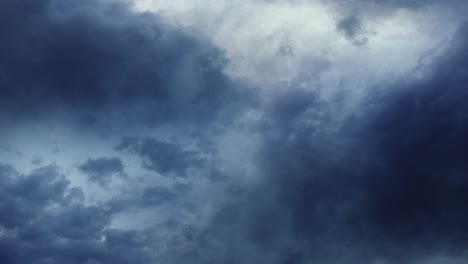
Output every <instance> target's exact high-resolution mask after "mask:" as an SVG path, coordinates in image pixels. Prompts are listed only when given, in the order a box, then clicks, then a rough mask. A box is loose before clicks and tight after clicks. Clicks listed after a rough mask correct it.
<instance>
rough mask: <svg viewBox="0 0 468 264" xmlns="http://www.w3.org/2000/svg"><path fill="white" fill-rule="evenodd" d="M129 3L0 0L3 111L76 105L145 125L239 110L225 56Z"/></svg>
mask: <svg viewBox="0 0 468 264" xmlns="http://www.w3.org/2000/svg"><path fill="white" fill-rule="evenodd" d="M129 6H130V5H129V4H128V3H127V2H126V1H104V0H98V1H80V2H79V3H78V2H76V1H70V0H38V1H34V3H31V2H30V1H10V0H8V1H2V3H0V9H1V10H2V11H1V15H0V16H1V17H2V18H1V21H0V23H1V24H2V26H1V27H0V35H2V39H3V41H2V43H1V44H0V56H1V57H2V60H1V62H0V86H1V87H2V89H1V90H0V98H1V99H0V100H1V109H2V113H9V116H11V115H14V116H16V117H24V116H29V117H32V116H35V118H37V116H46V114H48V113H56V112H57V110H61V111H63V112H65V113H75V112H77V113H79V115H83V118H78V119H79V120H82V121H83V122H84V123H85V124H87V125H92V124H95V121H94V122H93V120H96V115H97V113H102V112H106V111H107V112H108V111H110V110H111V111H113V112H114V113H115V112H119V113H121V114H122V116H121V118H122V120H127V119H128V120H127V121H128V122H130V121H129V120H132V121H133V122H134V121H136V120H139V121H140V122H143V123H145V124H148V125H152V124H158V123H160V122H164V121H167V120H168V119H170V120H174V119H178V118H182V119H184V120H196V121H202V120H209V119H211V118H214V117H216V116H217V115H218V114H219V115H223V116H224V117H226V116H225V114H228V113H229V114H234V113H235V111H234V110H235V109H237V107H236V105H238V104H243V102H244V100H243V99H242V98H241V93H243V92H241V91H240V90H241V89H234V87H235V86H236V87H237V86H238V85H237V84H234V83H233V82H231V81H230V80H229V79H228V78H226V77H225V76H224V74H223V73H222V67H223V65H224V64H225V62H224V59H223V56H222V54H221V53H220V52H219V51H218V50H216V49H215V48H213V47H212V46H210V45H209V44H207V43H206V42H205V41H203V40H201V39H199V38H197V37H195V36H193V35H190V34H188V33H185V32H182V31H180V30H177V29H175V28H172V27H170V26H169V25H167V24H166V23H164V22H163V21H162V20H161V19H160V18H159V17H158V16H157V15H152V14H149V13H146V14H136V13H134V12H132V11H130V8H129ZM227 98H229V100H227ZM124 109H125V110H124ZM7 116H8V115H7ZM7 116H5V117H7Z"/></svg>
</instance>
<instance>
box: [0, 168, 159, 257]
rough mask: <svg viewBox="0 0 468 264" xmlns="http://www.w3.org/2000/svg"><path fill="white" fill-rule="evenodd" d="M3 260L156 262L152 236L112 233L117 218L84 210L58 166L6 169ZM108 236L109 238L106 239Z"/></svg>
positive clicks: (1, 208) (0, 176) (2, 171)
mask: <svg viewBox="0 0 468 264" xmlns="http://www.w3.org/2000/svg"><path fill="white" fill-rule="evenodd" d="M0 186H1V187H0V189H1V191H0V195H1V202H0V230H1V235H0V262H2V263H66V264H68V263H134V262H135V261H136V262H138V263H151V262H150V260H151V259H152V258H153V257H154V256H152V254H151V252H149V251H148V250H146V249H145V247H147V246H148V245H151V243H152V242H151V241H152V240H151V239H150V238H151V235H150V234H144V233H142V232H140V231H131V230H127V231H124V230H118V229H110V228H108V227H109V224H110V220H111V218H110V217H111V215H110V214H109V213H108V212H107V211H106V210H104V209H103V208H102V207H99V206H84V205H83V204H82V199H83V194H82V192H81V190H80V189H76V188H70V187H69V181H67V180H66V179H65V178H64V176H63V175H61V174H60V173H59V172H58V171H57V168H55V167H51V166H49V167H43V168H41V169H38V170H36V171H34V172H32V173H31V174H30V175H21V174H19V173H18V172H16V170H15V169H14V168H12V167H10V166H7V165H0ZM103 238H105V239H103Z"/></svg>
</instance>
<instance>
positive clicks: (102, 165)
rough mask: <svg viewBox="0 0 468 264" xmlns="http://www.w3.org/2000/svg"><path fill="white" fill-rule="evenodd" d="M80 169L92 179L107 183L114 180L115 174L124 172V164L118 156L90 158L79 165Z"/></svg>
mask: <svg viewBox="0 0 468 264" xmlns="http://www.w3.org/2000/svg"><path fill="white" fill-rule="evenodd" d="M79 169H80V170H81V171H83V172H84V173H86V174H87V175H88V177H89V179H90V180H91V181H94V182H96V183H99V184H100V185H105V184H107V183H109V182H110V181H112V176H113V175H116V174H117V175H120V174H121V173H123V170H124V165H123V163H122V160H121V159H120V158H117V157H113V158H105V157H102V158H98V159H88V160H87V161H86V162H85V163H83V164H81V165H80V166H79Z"/></svg>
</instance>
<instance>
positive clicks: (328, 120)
mask: <svg viewBox="0 0 468 264" xmlns="http://www.w3.org/2000/svg"><path fill="white" fill-rule="evenodd" d="M467 36H468V25H467V24H465V25H463V26H462V27H460V29H459V31H458V33H457V34H456V36H455V37H454V39H453V40H452V42H451V44H450V45H449V47H448V48H447V50H446V51H445V52H444V53H443V54H442V55H440V56H438V57H436V58H434V63H432V64H431V65H428V66H424V70H423V73H422V74H423V75H424V78H423V79H419V80H415V79H412V78H409V79H401V80H397V81H394V82H392V83H384V84H381V85H383V86H386V88H387V89H385V92H384V93H380V94H372V95H370V96H369V98H368V99H367V100H368V102H367V104H366V106H365V109H363V111H365V112H366V113H367V114H365V115H362V114H359V115H349V116H348V117H347V119H346V120H345V121H342V120H340V121H339V122H336V115H335V113H336V111H337V108H339V100H340V99H339V98H337V99H336V101H334V103H333V104H330V103H329V102H324V101H322V100H320V96H317V95H316V93H314V92H310V91H300V90H291V91H287V92H284V94H282V95H281V96H278V97H277V98H276V99H275V101H273V102H272V104H271V107H270V108H269V109H268V110H267V112H266V114H265V115H264V117H263V121H262V122H263V124H264V125H263V127H262V128H261V130H260V133H261V134H262V135H263V150H262V152H261V156H260V157H259V159H260V160H259V162H260V165H261V167H262V169H263V172H264V173H265V174H266V175H267V177H266V178H265V181H264V182H262V183H260V184H259V185H257V186H249V187H247V188H244V189H243V190H242V191H241V192H240V194H238V195H236V196H237V198H236V199H233V200H232V202H231V203H228V204H226V206H225V207H224V209H223V210H221V211H219V212H218V213H217V214H216V216H215V217H214V218H213V222H212V225H211V226H210V228H209V229H208V230H207V231H206V232H202V233H201V234H199V240H198V241H197V244H196V245H195V246H193V247H191V248H190V249H189V250H188V252H186V254H187V255H188V256H191V257H189V258H193V256H197V258H198V259H199V260H200V263H204V261H207V259H211V260H213V261H214V262H223V263H296V264H299V263H325V264H328V263H330V264H331V263H442V262H445V261H447V262H449V261H452V262H455V263H462V262H463V261H465V260H466V255H465V253H464V252H465V250H466V247H467V246H468V239H467V236H466V234H467V233H468V225H467V223H466V221H465V219H467V217H468V204H467V201H468V195H467V193H468V166H467V164H468V160H467V157H468V153H467V150H468V139H467V137H466V135H468V114H467V113H468V107H467V104H466V101H467V100H468V90H467V89H466V87H467V86H466V84H467V83H468V74H467V72H468V52H467V50H468V38H467ZM210 241H225V242H224V243H210ZM208 252H210V253H208ZM211 252H217V253H216V254H212V253H211ZM259 252H261V253H259ZM437 256H448V257H447V258H443V257H442V258H438V257H437ZM185 260H186V259H185ZM178 261H179V262H180V261H182V262H183V261H184V259H183V258H182V257H181V259H178ZM176 262H177V261H176Z"/></svg>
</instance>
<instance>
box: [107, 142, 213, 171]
mask: <svg viewBox="0 0 468 264" xmlns="http://www.w3.org/2000/svg"><path fill="white" fill-rule="evenodd" d="M116 150H120V151H130V152H131V153H135V154H136V155H137V156H139V157H141V158H142V159H143V166H144V167H145V168H146V169H149V170H153V171H156V172H158V173H161V174H163V175H164V174H169V173H174V174H176V175H179V176H184V175H185V174H186V172H187V170H188V169H190V168H199V167H202V166H203V165H204V159H203V157H202V156H201V155H200V153H198V152H196V151H192V150H187V149H185V148H184V146H183V145H181V144H180V143H178V142H169V141H162V140H159V139H156V138H130V137H127V138H124V139H123V140H122V142H121V143H120V144H119V145H118V146H117V147H116Z"/></svg>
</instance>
